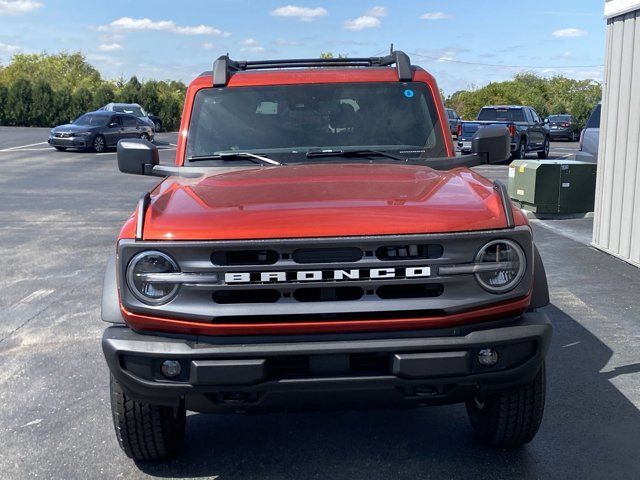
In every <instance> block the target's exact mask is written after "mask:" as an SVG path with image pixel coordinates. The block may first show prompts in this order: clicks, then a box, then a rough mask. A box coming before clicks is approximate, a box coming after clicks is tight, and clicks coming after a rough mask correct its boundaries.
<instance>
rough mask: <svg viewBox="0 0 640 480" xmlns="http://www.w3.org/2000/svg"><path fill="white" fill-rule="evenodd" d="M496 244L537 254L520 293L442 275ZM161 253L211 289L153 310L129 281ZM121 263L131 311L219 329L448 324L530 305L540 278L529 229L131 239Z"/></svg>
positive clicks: (190, 291) (186, 289) (122, 248)
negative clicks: (139, 262) (455, 316)
mask: <svg viewBox="0 0 640 480" xmlns="http://www.w3.org/2000/svg"><path fill="white" fill-rule="evenodd" d="M496 238H510V239H512V240H513V241H516V242H518V243H519V244H520V245H521V246H522V247H523V250H524V251H525V253H526V255H527V273H526V275H525V277H524V279H523V281H522V282H521V284H520V285H519V286H518V287H516V288H515V289H514V290H512V291H510V292H507V293H504V294H501V295H499V296H498V295H495V294H491V293H488V292H487V291H485V290H484V289H483V288H482V287H480V285H479V284H478V282H477V281H476V280H475V277H474V275H473V274H472V273H469V274H453V273H451V274H440V271H439V269H440V268H441V267H444V266H447V267H450V266H457V265H464V264H473V263H474V261H475V256H476V254H477V252H478V251H479V250H480V248H481V247H482V246H483V245H485V244H486V243H487V242H488V241H491V240H494V239H496ZM151 249H153V250H159V251H162V252H164V253H166V254H168V255H170V256H171V257H172V258H173V259H174V260H175V261H176V263H177V264H178V265H179V267H180V270H181V272H183V273H185V274H187V275H192V277H189V278H197V277H198V276H197V275H195V274H206V275H202V278H206V279H207V280H206V281H203V282H198V281H196V280H194V281H193V282H190V281H186V280H185V281H183V282H182V283H181V284H180V287H179V290H178V293H177V295H176V296H175V298H173V300H171V301H170V302H169V303H167V304H164V305H159V306H152V305H146V304H143V303H142V302H140V301H139V300H137V299H136V298H135V297H134V296H133V295H132V294H131V292H130V291H129V289H128V288H127V286H126V282H123V278H124V273H125V271H126V267H127V264H128V262H129V260H130V259H131V258H133V257H134V256H135V255H136V254H137V253H139V252H140V251H142V250H151ZM118 255H119V263H120V270H119V273H118V275H119V282H120V285H121V298H122V301H123V302H124V304H125V307H126V308H127V310H129V311H131V312H139V313H145V314H150V315H154V316H160V317H169V318H177V319H183V320H192V321H198V322H210V323H216V324H242V323H246V324H257V323H299V322H317V321H322V322H332V321H345V320H352V321H359V320H390V319H400V318H417V317H420V318H429V317H434V316H442V315H447V314H450V313H457V312H461V311H464V310H469V309H473V308H480V307H483V306H486V305H490V304H494V303H496V302H498V301H508V300H512V299H516V298H522V297H524V296H526V295H527V294H528V292H529V287H530V284H531V272H532V269H531V263H532V262H531V261H530V259H531V255H532V243H531V234H530V230H529V229H528V228H527V227H517V228H514V229H509V230H498V231H487V232H471V233H456V234H438V235H436V234H434V235H402V236H392V235H389V236H379V237H351V238H349V237H344V238H314V239H283V240H280V239H275V240H255V241H220V242H204V241H202V242H163V241H133V240H124V241H122V242H120V245H119V253H118ZM450 270H451V269H450ZM212 278H213V279H215V278H217V281H215V280H211V279H212ZM122 287H124V288H122Z"/></svg>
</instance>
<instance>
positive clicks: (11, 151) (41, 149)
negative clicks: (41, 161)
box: [0, 147, 53, 153]
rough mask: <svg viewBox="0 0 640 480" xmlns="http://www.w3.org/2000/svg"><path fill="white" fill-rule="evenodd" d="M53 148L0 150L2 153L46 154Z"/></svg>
mask: <svg viewBox="0 0 640 480" xmlns="http://www.w3.org/2000/svg"><path fill="white" fill-rule="evenodd" d="M52 148H53V147H51V148H46V147H45V148H21V149H19V150H0V153H15V152H46V151H50V150H51V149H52Z"/></svg>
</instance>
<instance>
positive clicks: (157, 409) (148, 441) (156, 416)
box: [110, 377, 186, 460]
mask: <svg viewBox="0 0 640 480" xmlns="http://www.w3.org/2000/svg"><path fill="white" fill-rule="evenodd" d="M110 387H111V413H112V415H113V426H114V427H115V430H116V437H117V438H118V443H119V444H120V448H122V450H123V451H124V453H126V454H127V456H128V457H129V458H133V459H134V460H161V459H165V458H171V457H175V456H176V455H177V454H178V452H179V451H180V449H181V447H182V443H183V440H184V431H185V421H186V411H185V409H184V407H182V406H181V407H179V408H177V409H174V408H172V407H165V406H160V405H152V404H150V403H145V402H139V401H137V400H132V399H131V398H128V397H127V395H126V394H125V393H124V392H123V391H122V388H121V387H120V384H119V383H118V382H117V381H116V380H115V379H114V378H113V377H111V382H110Z"/></svg>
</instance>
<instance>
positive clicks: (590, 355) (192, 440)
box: [0, 127, 640, 480]
mask: <svg viewBox="0 0 640 480" xmlns="http://www.w3.org/2000/svg"><path fill="white" fill-rule="evenodd" d="M47 133H48V130H47V129H27V128H6V127H0V223H1V225H2V229H0V245H1V248H0V262H1V265H2V275H1V276H0V287H1V288H0V404H1V406H2V408H1V409H0V438H2V448H0V472H2V477H3V478H17V479H22V478H35V477H38V478H56V479H58V478H60V479H62V478H64V479H76V478H83V479H86V478H91V479H92V478H147V477H148V476H159V477H165V478H183V477H197V478H220V479H229V478H237V479H247V478H263V479H264V478H267V479H269V478H273V479H275V478H277V479H281V478H283V479H284V478H287V479H289V478H290V479H299V478H323V479H326V478H332V479H333V478H335V479H338V478H349V479H359V478H363V479H364V478H367V479H377V478H380V479H389V478H407V479H414V478H433V479H439V480H440V479H448V478H452V479H453V478H456V479H457V478H460V479H469V478H483V479H502V478H517V479H550V478H580V479H601V478H616V479H617V478H620V479H626V478H629V479H631V478H640V461H639V460H638V452H639V451H640V411H639V410H638V409H639V408H640V353H639V352H640V306H638V304H637V295H638V292H640V270H639V269H637V268H635V267H632V266H630V265H628V264H626V263H624V262H622V261H620V260H617V259H615V258H613V257H611V256H608V255H606V254H604V253H601V252H599V251H597V250H595V249H593V248H591V247H590V246H589V245H588V243H589V238H590V234H589V229H590V225H591V223H590V222H591V221H590V219H588V218H587V219H574V220H545V221H539V220H534V221H533V222H532V223H533V228H534V232H535V238H536V241H537V242H538V247H539V249H540V251H541V254H542V257H543V260H544V262H545V265H546V269H547V274H548V278H549V283H550V290H551V298H552V303H553V305H551V306H549V307H547V311H548V313H549V315H550V316H551V317H552V319H553V322H554V329H555V332H554V339H553V343H552V347H551V351H550V354H549V357H548V364H547V372H548V397H547V408H546V413H545V418H544V420H543V424H542V427H541V430H540V432H539V434H538V436H537V437H536V438H535V440H534V441H533V442H532V443H531V444H530V445H528V446H526V447H524V448H522V449H517V450H493V449H489V448H484V447H480V446H478V445H477V444H476V443H475V442H474V440H473V438H472V436H471V430H470V427H469V426H468V422H467V418H466V413H465V410H464V407H463V406H461V405H454V406H446V407H434V408H430V409H419V410H403V411H388V410H384V411H359V412H351V411H347V412H322V413H296V414H270V415H262V416H250V415H247V416H241V415H233V416H222V415H191V416H189V417H188V420H187V424H188V426H187V440H186V451H185V452H184V453H183V455H182V456H180V457H179V458H177V459H175V460H173V461H171V462H168V463H164V464H145V463H140V464H135V463H133V462H132V461H131V460H129V459H128V458H126V457H125V456H124V454H123V453H122V452H121V451H120V449H119V447H118V445H117V443H116V438H115V435H114V433H113V425H112V423H111V414H110V408H109V387H108V370H107V367H106V364H105V363H104V360H103V357H102V352H101V349H100V337H101V334H102V331H103V329H104V324H103V323H102V322H101V321H100V294H101V284H102V275H103V269H104V264H105V261H106V258H107V255H108V253H109V252H110V251H111V249H112V248H114V239H115V237H116V235H117V232H118V230H119V228H120V226H121V225H122V223H123V221H124V220H125V219H126V218H127V217H128V216H129V215H130V214H131V212H132V211H133V209H134V207H135V205H136V201H137V199H138V197H139V195H140V194H141V193H142V192H143V191H145V190H148V189H149V188H151V187H152V186H153V184H154V183H156V182H158V179H157V178H143V177H136V176H131V175H123V174H120V173H119V172H118V171H117V166H116V155H115V152H112V151H111V152H106V153H104V154H93V153H87V152H73V151H67V152H57V151H55V150H53V149H51V148H49V147H48V146H47V145H46V144H44V143H42V142H44V141H45V140H46V137H47ZM175 140H176V135H175V134H159V135H158V144H159V146H160V148H161V159H162V162H163V163H170V162H171V160H172V158H173V155H174V153H175ZM576 146H577V145H576V144H575V143H568V142H553V144H552V149H551V154H552V155H551V156H552V157H554V158H571V156H572V154H573V153H574V152H575V149H576ZM531 158H533V156H531ZM478 170H479V171H481V172H482V173H483V174H485V175H487V176H489V177H491V178H494V179H502V180H503V181H506V179H507V167H506V166H504V165H499V166H487V167H482V168H479V169H478Z"/></svg>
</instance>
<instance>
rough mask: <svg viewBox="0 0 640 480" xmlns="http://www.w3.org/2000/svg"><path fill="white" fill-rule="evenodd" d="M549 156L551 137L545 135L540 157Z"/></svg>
mask: <svg viewBox="0 0 640 480" xmlns="http://www.w3.org/2000/svg"><path fill="white" fill-rule="evenodd" d="M548 156H549V137H545V139H544V145H543V146H542V151H541V152H538V158H539V159H541V160H543V159H545V158H547V157H548Z"/></svg>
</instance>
